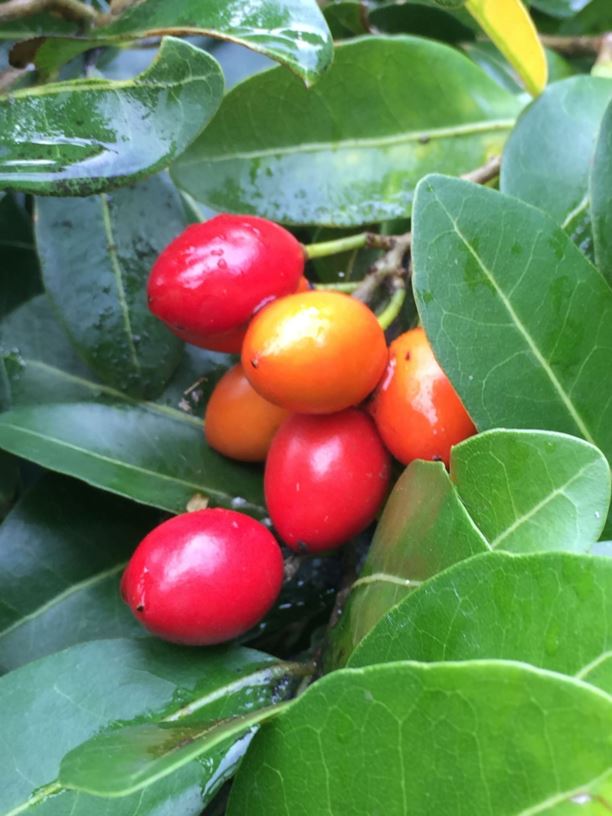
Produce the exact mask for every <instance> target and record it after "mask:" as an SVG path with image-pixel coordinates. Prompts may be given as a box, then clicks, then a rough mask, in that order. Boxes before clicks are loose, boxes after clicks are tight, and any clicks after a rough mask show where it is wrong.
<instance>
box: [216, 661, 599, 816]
mask: <svg viewBox="0 0 612 816" xmlns="http://www.w3.org/2000/svg"><path fill="white" fill-rule="evenodd" d="M611 734H612V700H611V699H610V697H609V696H607V695H606V694H604V693H602V692H601V691H599V690H598V689H595V688H594V687H592V686H589V685H586V684H584V683H581V682H578V681H576V680H574V679H570V678H566V677H564V676H563V675H559V674H554V673H552V672H547V671H543V670H541V669H532V668H528V667H527V666H525V665H522V664H518V663H511V662H503V661H474V662H469V663H462V664H438V665H435V666H430V665H423V664H419V663H393V664H387V665H382V666H370V667H368V668H365V669H354V670H345V671H339V672H335V673H333V674H331V675H328V676H327V677H324V678H323V679H322V680H320V681H319V682H317V683H315V684H314V685H313V686H311V687H310V688H309V689H307V691H306V692H305V693H304V694H303V695H302V696H301V697H299V698H298V699H297V700H296V701H295V703H294V704H293V705H292V706H291V707H290V708H289V709H288V710H287V711H286V712H285V713H284V714H283V715H281V716H280V717H278V718H277V719H276V720H274V721H273V722H271V723H269V724H267V725H266V726H264V727H263V728H262V729H261V731H260V733H259V734H258V735H257V736H256V737H255V740H254V741H253V744H252V745H251V748H250V750H249V752H248V754H247V756H246V757H245V759H244V762H243V764H242V765H241V767H240V771H239V773H238V776H237V778H236V781H235V783H234V786H233V789H232V793H231V799H230V808H229V816H239V814H240V816H242V814H246V813H248V814H249V816H260V814H261V815H262V816H263V814H265V816H276V815H277V814H279V816H280V814H282V816H285V814H287V813H291V814H292V815H293V814H296V816H297V815H298V814H299V816H311V814H312V816H319V814H322V813H351V814H352V815H353V816H372V814H373V813H377V812H380V810H381V795H382V794H381V792H384V813H385V814H389V815H390V816H391V814H393V816H395V814H398V815H399V814H405V813H419V814H420V813H423V814H425V813H431V814H434V813H439V814H454V813H461V812H464V813H467V812H469V813H470V816H490V814H495V816H516V815H517V814H519V813H523V814H527V813H539V812H547V813H548V812H553V806H554V805H556V804H557V803H563V802H564V801H565V800H571V799H572V797H574V796H576V795H577V794H578V793H580V792H581V791H583V789H584V788H585V787H587V786H589V785H592V784H594V783H595V782H596V781H599V778H600V777H602V776H603V775H605V774H606V773H607V772H608V771H609V767H610V749H611V736H610V735H611ZM554 812H556V811H554Z"/></svg>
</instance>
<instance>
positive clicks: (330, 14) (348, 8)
mask: <svg viewBox="0 0 612 816" xmlns="http://www.w3.org/2000/svg"><path fill="white" fill-rule="evenodd" d="M366 13H367V12H366V9H365V8H364V6H363V5H362V4H361V3H360V2H356V1H355V0H339V2H333V3H327V5H325V6H324V7H323V14H324V15H325V20H326V21H327V25H328V26H329V30H330V31H331V34H332V37H333V38H334V40H344V39H348V38H349V37H355V36H356V35H359V34H366V33H367V27H366V19H367V18H366Z"/></svg>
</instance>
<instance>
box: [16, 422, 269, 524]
mask: <svg viewBox="0 0 612 816" xmlns="http://www.w3.org/2000/svg"><path fill="white" fill-rule="evenodd" d="M18 410H19V409H14V411H15V412H16V411H18ZM14 411H7V412H6V413H8V414H11V413H13V412H14ZM3 416H5V414H0V429H1V428H3V427H4V428H10V429H11V430H13V431H16V432H17V433H21V434H25V435H26V436H33V437H35V438H36V439H42V440H44V441H45V442H49V443H50V444H53V445H57V446H59V447H62V448H69V449H70V450H73V451H77V453H80V454H82V455H85V456H88V457H90V458H91V459H97V460H99V461H100V462H107V463H109V464H111V465H113V466H114V467H118V468H121V469H123V470H126V471H128V472H129V471H135V472H137V473H143V474H145V475H146V476H153V477H155V479H160V480H163V481H167V482H172V483H174V484H176V485H181V486H183V487H188V488H189V489H190V490H193V491H194V492H201V491H205V493H206V496H213V497H215V498H218V499H229V498H230V495H229V494H228V493H223V492H221V491H220V490H216V489H215V488H209V487H207V486H206V485H203V484H195V483H193V482H187V481H185V480H184V479H179V478H177V477H176V476H169V475H168V474H165V473H159V471H156V470H147V468H143V467H140V466H138V465H134V464H132V463H128V462H124V461H121V460H120V459H111V458H110V457H109V456H105V455H104V454H102V453H98V452H97V451H92V450H91V449H90V448H80V447H79V446H78V445H73V444H72V443H70V442H67V441H66V440H65V439H57V438H56V437H53V436H49V434H42V433H39V432H38V431H34V430H32V429H31V428H24V427H23V426H21V425H13V424H12V423H10V422H6V421H5V420H4V419H3ZM57 470H58V471H59V472H60V473H63V472H66V471H63V470H60V468H59V467H58V468H57ZM68 475H70V473H68ZM84 481H88V483H89V484H93V485H94V487H97V486H98V485H97V483H96V482H90V481H89V480H84ZM107 489H109V490H110V488H107ZM111 492H118V491H111ZM119 495H124V494H123V493H119ZM249 505H250V506H251V507H255V506H256V505H253V504H252V503H251V502H249ZM155 506H156V507H163V508H164V509H167V510H169V511H170V512H174V508H172V507H169V506H168V505H163V504H156V505H155Z"/></svg>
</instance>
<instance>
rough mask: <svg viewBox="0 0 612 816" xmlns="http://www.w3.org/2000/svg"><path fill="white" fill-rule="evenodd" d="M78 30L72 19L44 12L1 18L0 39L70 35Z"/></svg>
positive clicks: (77, 25)
mask: <svg viewBox="0 0 612 816" xmlns="http://www.w3.org/2000/svg"><path fill="white" fill-rule="evenodd" d="M78 30H79V24H78V23H77V22H75V21H73V20H64V19H62V18H61V17H59V16H58V15H57V14H52V13H49V12H45V13H42V14H32V15H28V16H24V17H21V18H20V19H17V20H3V21H2V22H1V23H0V40H25V39H31V38H34V37H45V36H49V35H58V36H59V35H65V36H68V35H72V34H76V33H77V32H78Z"/></svg>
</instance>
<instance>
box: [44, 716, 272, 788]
mask: <svg viewBox="0 0 612 816" xmlns="http://www.w3.org/2000/svg"><path fill="white" fill-rule="evenodd" d="M281 710H282V705H276V706H270V707H268V708H263V709H260V710H259V711H255V712H249V713H245V714H243V715H242V716H239V717H232V718H231V719H229V720H220V721H217V722H213V723H212V724H211V723H209V722H205V723H203V724H201V725H190V726H185V725H176V724H174V723H173V722H164V721H162V722H160V723H156V724H152V723H144V724H141V725H132V726H126V727H124V728H121V729H119V730H118V731H110V732H109V733H106V734H100V735H98V736H95V737H92V739H90V740H88V741H87V742H85V743H84V744H83V745H79V746H78V747H77V748H75V749H74V750H72V751H71V752H70V753H69V754H67V755H66V756H65V757H64V759H63V760H62V764H61V766H60V773H59V783H60V784H61V785H62V786H63V787H65V788H70V789H71V790H79V791H83V792H85V793H91V794H93V795H94V796H110V797H115V796H117V797H123V796H129V795H130V794H132V793H136V792H137V791H141V790H142V789H143V788H146V787H147V786H149V785H151V784H153V783H154V782H157V781H158V780H160V779H163V778H164V777H166V776H168V775H169V774H172V773H176V772H177V771H178V770H179V769H180V768H182V767H183V766H184V765H185V764H186V763H188V762H191V760H193V759H197V758H198V757H201V756H202V755H206V758H207V759H208V757H210V756H211V755H213V752H215V753H216V752H217V751H219V750H220V749H222V750H223V752H224V753H226V752H227V751H228V750H230V749H231V747H232V745H233V744H234V743H238V745H239V747H240V748H242V750H241V751H240V753H243V751H244V749H245V748H246V746H247V745H248V743H249V742H250V739H251V737H252V736H253V733H254V731H253V729H254V727H255V726H257V725H259V724H260V723H262V722H265V721H266V720H268V719H270V718H271V717H275V716H277V715H278V714H279V712H280V711H281ZM240 741H243V742H244V743H245V744H243V745H242V746H241V745H240Z"/></svg>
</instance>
